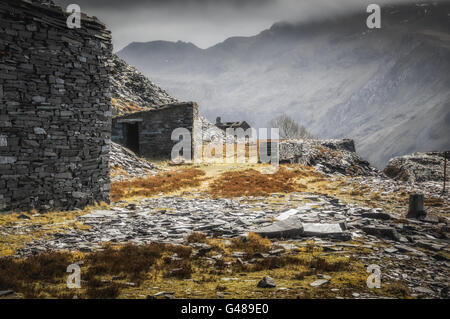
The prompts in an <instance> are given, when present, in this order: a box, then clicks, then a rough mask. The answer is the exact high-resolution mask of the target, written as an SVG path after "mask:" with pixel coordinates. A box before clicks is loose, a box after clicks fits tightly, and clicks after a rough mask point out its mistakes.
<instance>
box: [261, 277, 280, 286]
mask: <svg viewBox="0 0 450 319" xmlns="http://www.w3.org/2000/svg"><path fill="white" fill-rule="evenodd" d="M276 286H277V285H276V284H275V281H274V280H273V278H272V277H269V276H266V277H264V278H263V279H261V280H260V282H258V287H259V288H275V287H276Z"/></svg>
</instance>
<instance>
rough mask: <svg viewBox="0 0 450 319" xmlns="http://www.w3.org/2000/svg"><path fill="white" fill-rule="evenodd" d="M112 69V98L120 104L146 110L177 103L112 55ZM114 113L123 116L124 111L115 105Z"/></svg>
mask: <svg viewBox="0 0 450 319" xmlns="http://www.w3.org/2000/svg"><path fill="white" fill-rule="evenodd" d="M110 67H111V73H110V78H111V92H112V97H113V98H115V99H117V100H119V102H118V103H119V104H120V103H124V104H125V103H129V104H132V105H134V106H136V107H138V108H141V109H146V108H155V107H158V106H161V105H165V104H170V103H175V102H177V100H176V99H175V98H173V97H171V96H170V95H169V94H168V93H167V92H166V91H164V90H163V89H161V88H160V87H158V86H157V85H156V84H154V83H153V82H151V81H150V80H149V79H148V78H147V77H145V76H144V75H143V74H141V73H140V72H139V71H138V70H136V69H135V68H134V67H132V66H130V65H128V64H127V63H126V62H125V61H123V60H122V59H120V58H119V57H118V56H117V55H115V54H113V55H112V58H111V61H110ZM113 113H114V115H117V114H122V113H124V110H122V109H120V105H117V104H116V108H114V105H113Z"/></svg>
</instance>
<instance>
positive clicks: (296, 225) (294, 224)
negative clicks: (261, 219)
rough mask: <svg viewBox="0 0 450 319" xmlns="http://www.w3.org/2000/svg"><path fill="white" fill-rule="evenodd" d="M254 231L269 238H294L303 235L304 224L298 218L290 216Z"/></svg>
mask: <svg viewBox="0 0 450 319" xmlns="http://www.w3.org/2000/svg"><path fill="white" fill-rule="evenodd" d="M254 232H255V233H256V234H258V235H260V236H262V237H268V238H293V237H297V236H301V235H302V233H303V225H302V223H301V222H300V221H299V220H298V219H297V218H293V217H290V218H288V219H286V220H282V221H278V222H276V223H274V224H272V225H269V226H266V227H261V228H259V229H256V230H254Z"/></svg>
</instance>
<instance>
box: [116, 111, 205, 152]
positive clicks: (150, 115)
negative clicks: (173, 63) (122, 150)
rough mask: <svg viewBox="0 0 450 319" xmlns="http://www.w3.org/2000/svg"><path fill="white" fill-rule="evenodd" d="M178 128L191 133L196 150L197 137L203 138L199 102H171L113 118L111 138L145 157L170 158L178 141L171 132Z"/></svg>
mask: <svg viewBox="0 0 450 319" xmlns="http://www.w3.org/2000/svg"><path fill="white" fill-rule="evenodd" d="M177 128H185V129H187V130H188V131H189V132H190V135H191V149H192V150H194V149H195V148H196V144H197V141H198V138H197V136H199V135H200V139H201V125H200V121H199V115H198V105H197V104H196V103H193V102H185V103H172V104H167V105H164V106H161V107H157V108H154V109H150V110H145V111H142V112H136V113H131V114H127V115H123V116H118V117H115V118H113V121H112V140H113V141H114V142H116V143H118V144H121V145H123V146H125V147H127V148H129V149H130V150H132V151H133V152H135V153H136V154H138V155H140V156H142V157H147V158H165V159H168V158H170V156H171V152H172V148H173V146H174V145H175V144H176V143H177V142H178V140H175V141H173V140H172V132H173V131H174V130H175V129H177ZM193 154H194V151H192V156H193Z"/></svg>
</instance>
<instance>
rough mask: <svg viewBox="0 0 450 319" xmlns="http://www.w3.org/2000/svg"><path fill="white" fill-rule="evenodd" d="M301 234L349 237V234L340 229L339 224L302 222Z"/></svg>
mask: <svg viewBox="0 0 450 319" xmlns="http://www.w3.org/2000/svg"><path fill="white" fill-rule="evenodd" d="M303 236H307V237H331V238H339V239H348V237H350V238H351V235H350V234H349V233H348V232H346V231H344V229H342V225H341V224H319V223H304V224H303Z"/></svg>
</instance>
